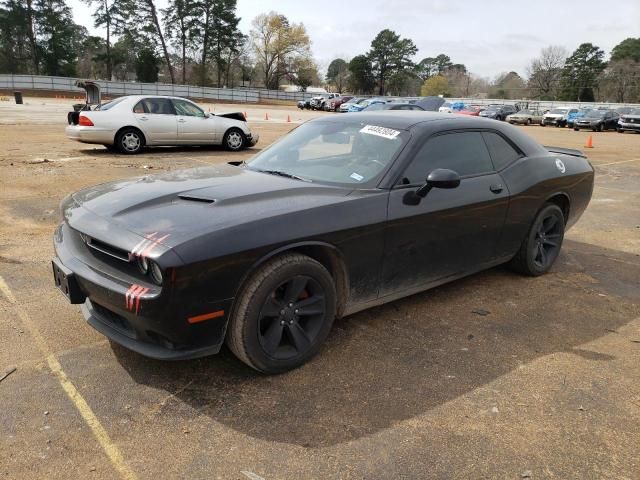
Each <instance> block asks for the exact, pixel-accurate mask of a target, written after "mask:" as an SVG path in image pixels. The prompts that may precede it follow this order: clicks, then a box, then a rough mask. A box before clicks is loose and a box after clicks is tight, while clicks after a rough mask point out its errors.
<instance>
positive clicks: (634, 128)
mask: <svg viewBox="0 0 640 480" xmlns="http://www.w3.org/2000/svg"><path fill="white" fill-rule="evenodd" d="M618 130H624V131H628V132H640V122H638V123H627V122H618Z"/></svg>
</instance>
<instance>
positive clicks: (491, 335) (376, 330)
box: [112, 241, 640, 447]
mask: <svg viewBox="0 0 640 480" xmlns="http://www.w3.org/2000/svg"><path fill="white" fill-rule="evenodd" d="M638 278H640V257H639V256H636V255H631V254H628V253H623V252H619V251H613V250H607V249H604V248H600V247H595V246H592V245H588V244H583V243H579V242H573V241H566V242H565V246H564V248H563V252H562V254H561V256H560V258H559V259H558V262H557V263H556V266H555V267H554V269H553V270H552V272H551V273H549V274H547V275H544V276H542V277H537V278H530V277H523V276H519V275H517V274H514V273H512V272H511V271H509V270H508V269H507V268H504V267H499V268H495V269H492V270H489V271H486V272H483V273H481V274H478V275H474V276H471V277H468V278H466V279H463V280H459V281H456V282H453V283H451V284H448V285H444V286H442V287H439V288H436V289H434V290H431V291H428V292H424V293H421V294H417V295H414V296H412V297H408V298H405V299H403V300H399V301H396V302H393V303H391V304H387V305H384V306H381V307H378V308H374V309H371V310H368V311H365V312H361V313H359V314H356V315H353V316H351V317H348V318H346V319H342V320H339V321H337V322H336V324H335V325H334V328H333V330H332V333H331V335H330V337H329V339H328V341H327V342H326V346H325V347H324V348H323V349H322V351H321V352H320V354H319V355H318V356H316V357H315V358H314V359H312V360H311V362H310V363H308V364H307V365H305V366H303V367H302V368H300V369H297V370H295V371H292V372H289V373H286V374H283V375H278V376H263V375H260V374H258V373H256V372H254V371H253V370H251V369H250V368H248V367H245V366H244V365H243V364H241V363H240V362H239V361H237V360H236V359H235V358H234V357H233V355H232V354H231V353H229V352H228V351H227V350H225V349H223V351H222V352H221V353H220V354H219V355H217V356H213V357H209V358H205V359H200V360H194V361H184V362H175V363H167V362H159V361H154V360H150V359H147V358H144V357H141V356H139V355H137V354H135V353H132V352H130V351H128V350H126V349H124V348H122V347H119V346H118V345H115V344H113V345H112V348H113V351H114V353H115V356H116V358H117V360H118V362H119V363H120V364H121V365H122V366H123V367H124V368H125V369H126V370H127V372H128V373H129V374H130V375H131V377H132V378H133V379H134V381H135V382H137V383H139V384H144V385H148V386H151V387H153V388H158V389H163V390H166V391H167V392H168V393H169V394H170V395H171V396H172V398H175V399H177V400H178V401H180V402H184V403H186V404H188V405H189V406H191V407H193V408H195V409H196V410H197V411H198V412H199V413H201V414H206V415H208V416H209V417H211V418H212V419H213V420H215V421H216V422H221V423H222V424H224V425H226V426H228V427H230V428H232V429H234V430H237V431H239V432H242V433H244V434H246V435H250V436H252V437H255V438H260V439H265V440H268V441H275V442H282V443H288V444H294V445H300V446H304V447H324V446H329V445H336V444H340V443H344V442H349V441H351V440H354V439H358V438H360V437H363V436H368V435H372V434H374V433H376V432H378V431H380V430H383V429H386V428H389V427H391V426H392V425H394V424H395V423H397V422H401V421H403V420H407V419H410V418H413V417H415V416H417V415H420V414H422V413H424V412H427V411H429V410H431V409H433V408H435V407H437V406H439V405H442V404H444V403H446V402H448V401H450V400H453V399H455V398H456V397H459V396H461V395H464V394H466V393H468V392H472V391H474V390H476V389H478V388H479V387H481V386H482V385H485V384H488V383H490V382H492V381H494V380H496V379H498V378H499V377H501V376H503V375H505V374H508V373H509V372H511V371H512V370H514V369H517V368H518V367H519V366H520V365H523V364H526V363H530V362H532V361H534V360H535V359H537V358H539V357H542V356H545V355H549V354H551V353H554V352H570V353H573V354H575V355H578V356H579V357H581V358H584V359H587V360H590V361H604V362H606V361H610V360H612V359H613V358H614V357H612V356H610V355H605V354H602V353H598V352H593V351H590V350H589V348H588V346H585V344H587V343H588V342H591V341H593V340H595V339H597V338H599V337H601V336H604V335H607V334H609V333H610V332H615V331H616V330H617V329H618V328H620V327H621V326H622V325H624V324H626V323H628V322H629V321H631V320H632V319H633V318H636V317H637V316H638V315H639V310H640V307H639V306H638V305H639V304H640V302H639V301H638V300H640V292H639V291H638V289H637V279H638ZM164 408H167V409H169V408H172V407H171V406H165V407H164Z"/></svg>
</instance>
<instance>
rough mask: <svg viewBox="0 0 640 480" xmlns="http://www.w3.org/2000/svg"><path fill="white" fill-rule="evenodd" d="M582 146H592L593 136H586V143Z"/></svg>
mask: <svg viewBox="0 0 640 480" xmlns="http://www.w3.org/2000/svg"><path fill="white" fill-rule="evenodd" d="M584 148H593V136H592V135H589V138H587V144H586V145H585V146H584Z"/></svg>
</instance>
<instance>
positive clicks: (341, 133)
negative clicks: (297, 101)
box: [247, 121, 408, 185]
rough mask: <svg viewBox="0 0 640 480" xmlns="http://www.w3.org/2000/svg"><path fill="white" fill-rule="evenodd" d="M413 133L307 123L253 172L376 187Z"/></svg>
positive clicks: (262, 157)
mask: <svg viewBox="0 0 640 480" xmlns="http://www.w3.org/2000/svg"><path fill="white" fill-rule="evenodd" d="M407 136H408V133H407V132H405V131H401V130H395V129H392V128H385V127H383V126H379V125H365V124H363V123H361V122H321V121H315V122H310V123H306V124H303V125H301V126H300V127H298V128H296V129H295V130H294V131H293V132H291V133H290V134H289V135H287V136H285V137H284V138H283V139H282V140H280V141H278V142H276V143H274V144H273V145H272V146H270V147H269V148H267V149H266V150H263V151H262V152H260V153H259V154H258V155H256V156H255V157H253V158H252V159H251V160H250V161H249V162H247V168H248V169H249V170H255V171H262V172H265V173H270V174H274V175H283V176H288V177H292V178H297V179H300V180H307V181H314V182H316V181H317V182H319V183H329V184H338V185H356V184H357V185H364V184H369V185H371V184H373V181H374V180H376V179H378V178H379V177H380V176H381V175H382V173H383V172H384V171H385V170H386V168H387V167H388V166H389V165H390V164H391V162H392V161H393V159H394V157H395V155H396V154H397V153H398V152H399V151H400V148H401V147H402V145H403V144H404V143H405V141H406V139H407Z"/></svg>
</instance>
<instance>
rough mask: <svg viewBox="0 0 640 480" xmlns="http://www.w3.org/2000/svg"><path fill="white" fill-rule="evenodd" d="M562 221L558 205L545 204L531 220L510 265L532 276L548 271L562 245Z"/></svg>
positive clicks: (562, 216) (563, 219) (562, 215)
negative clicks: (531, 222)
mask: <svg viewBox="0 0 640 480" xmlns="http://www.w3.org/2000/svg"><path fill="white" fill-rule="evenodd" d="M564 222H565V218H564V214H563V213H562V210H561V209H560V207H558V206H557V205H555V204H553V203H547V204H545V206H544V207H543V208H542V210H540V212H539V213H538V215H537V216H536V218H535V220H534V221H533V224H532V225H531V228H530V229H529V232H528V234H527V237H526V238H525V239H524V241H523V242H522V245H521V246H520V250H518V253H516V255H515V257H513V259H511V262H510V265H511V267H513V268H514V269H515V270H517V271H518V272H520V273H523V274H525V275H530V276H534V277H535V276H538V275H542V274H543V273H546V272H548V271H549V269H550V268H551V266H552V265H553V263H554V262H555V261H556V258H558V254H559V253H560V248H561V247H562V241H563V239H564V226H565V224H564Z"/></svg>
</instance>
